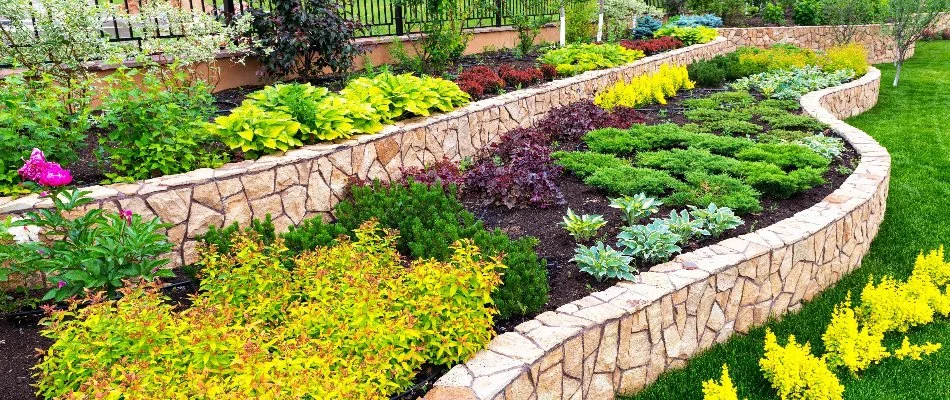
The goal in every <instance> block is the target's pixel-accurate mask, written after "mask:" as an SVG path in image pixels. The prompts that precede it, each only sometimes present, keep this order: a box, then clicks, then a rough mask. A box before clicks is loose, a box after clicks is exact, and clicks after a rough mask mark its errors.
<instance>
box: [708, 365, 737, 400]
mask: <svg viewBox="0 0 950 400" xmlns="http://www.w3.org/2000/svg"><path fill="white" fill-rule="evenodd" d="M703 400H739V395H738V394H736V387H735V386H733V384H732V379H731V378H729V367H728V366H727V365H726V364H723V365H722V377H721V378H720V380H719V382H716V381H715V380H714V379H710V380H708V381H705V382H703Z"/></svg>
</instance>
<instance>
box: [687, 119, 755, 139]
mask: <svg viewBox="0 0 950 400" xmlns="http://www.w3.org/2000/svg"><path fill="white" fill-rule="evenodd" d="M700 126H701V127H702V129H703V130H705V131H707V132H720V133H722V134H723V135H730V136H747V135H755V134H758V133H759V132H762V127H761V126H759V125H757V124H753V123H751V122H748V121H742V120H738V119H722V120H718V121H710V122H706V123H703V124H702V125H700Z"/></svg>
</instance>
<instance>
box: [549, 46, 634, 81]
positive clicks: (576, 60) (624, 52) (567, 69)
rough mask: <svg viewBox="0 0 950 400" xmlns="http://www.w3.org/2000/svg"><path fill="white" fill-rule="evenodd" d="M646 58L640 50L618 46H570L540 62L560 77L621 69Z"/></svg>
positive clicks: (559, 49) (555, 51)
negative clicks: (596, 70)
mask: <svg viewBox="0 0 950 400" xmlns="http://www.w3.org/2000/svg"><path fill="white" fill-rule="evenodd" d="M643 57H644V54H643V52H642V51H640V50H630V49H627V48H625V47H623V46H620V45H616V44H609V43H605V44H569V45H567V46H564V47H561V48H558V49H552V50H549V51H548V52H546V53H544V54H543V55H542V56H541V59H540V61H541V62H542V63H544V64H551V65H553V66H554V67H555V68H556V69H557V73H558V75H562V76H571V75H577V74H579V73H582V72H587V71H593V70H595V69H603V68H613V67H619V66H621V65H624V64H629V63H631V62H634V61H636V60H639V59H641V58H643Z"/></svg>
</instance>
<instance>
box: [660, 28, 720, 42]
mask: <svg viewBox="0 0 950 400" xmlns="http://www.w3.org/2000/svg"><path fill="white" fill-rule="evenodd" d="M663 36H670V37H673V38H676V39H679V40H680V41H681V42H683V44H685V45H687V46H691V45H694V44H700V43H708V42H710V41H712V40H713V39H715V38H716V36H719V31H717V30H716V29H714V28H707V27H705V26H694V27H691V28H682V27H677V26H669V25H667V26H664V27H662V28H660V29H657V30H656V32H653V37H655V38H660V37H663Z"/></svg>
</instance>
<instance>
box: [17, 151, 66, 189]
mask: <svg viewBox="0 0 950 400" xmlns="http://www.w3.org/2000/svg"><path fill="white" fill-rule="evenodd" d="M17 172H18V173H19V174H20V177H22V178H23V179H25V180H28V181H33V182H36V183H38V184H40V185H43V186H50V187H56V186H65V185H68V184H70V183H71V182H72V181H73V175H72V174H71V173H70V172H69V170H67V169H65V168H63V167H62V166H61V165H59V164H57V163H54V162H49V161H46V155H45V154H43V151H42V150H40V149H33V152H32V153H30V159H29V160H26V161H25V162H24V163H23V166H22V167H20V169H19V170H17Z"/></svg>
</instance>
